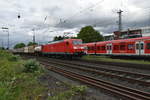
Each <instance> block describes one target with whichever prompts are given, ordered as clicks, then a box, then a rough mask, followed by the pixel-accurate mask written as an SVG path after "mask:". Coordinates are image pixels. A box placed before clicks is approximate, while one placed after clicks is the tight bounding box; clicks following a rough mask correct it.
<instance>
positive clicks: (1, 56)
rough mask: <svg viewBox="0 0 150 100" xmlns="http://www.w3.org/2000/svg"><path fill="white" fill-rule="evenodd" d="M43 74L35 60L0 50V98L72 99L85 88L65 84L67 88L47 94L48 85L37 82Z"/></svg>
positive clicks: (33, 99) (3, 99)
mask: <svg viewBox="0 0 150 100" xmlns="http://www.w3.org/2000/svg"><path fill="white" fill-rule="evenodd" d="M44 75H45V70H44V69H43V68H42V67H41V66H40V64H39V63H38V62H37V61H35V60H22V59H21V57H19V56H16V55H13V54H11V53H8V52H6V51H1V50H0V100H45V99H46V100H72V98H73V96H75V95H82V94H84V91H85V90H86V87H85V86H71V85H67V86H68V87H69V90H66V91H63V92H60V93H59V94H56V95H55V96H53V97H52V96H48V87H47V86H46V85H44V84H42V83H41V82H39V78H40V77H41V76H44ZM42 98H44V99H42Z"/></svg>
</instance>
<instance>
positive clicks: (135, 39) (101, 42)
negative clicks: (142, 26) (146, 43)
mask: <svg viewBox="0 0 150 100" xmlns="http://www.w3.org/2000/svg"><path fill="white" fill-rule="evenodd" d="M138 40H150V36H149V37H138V38H132V39H121V40H110V41H99V42H92V43H85V45H92V44H94V43H97V44H107V43H114V42H127V41H138Z"/></svg>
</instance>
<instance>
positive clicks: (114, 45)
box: [84, 37, 150, 56]
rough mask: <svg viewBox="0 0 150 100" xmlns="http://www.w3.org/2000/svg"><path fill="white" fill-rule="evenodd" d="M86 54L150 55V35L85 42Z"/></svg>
mask: <svg viewBox="0 0 150 100" xmlns="http://www.w3.org/2000/svg"><path fill="white" fill-rule="evenodd" d="M84 45H85V46H87V48H88V49H87V54H100V55H121V56H150V37H140V38H133V39H122V40H112V41H103V42H94V43H86V44H84Z"/></svg>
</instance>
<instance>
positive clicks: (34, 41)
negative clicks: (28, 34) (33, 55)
mask: <svg viewBox="0 0 150 100" xmlns="http://www.w3.org/2000/svg"><path fill="white" fill-rule="evenodd" d="M32 31H33V43H35V29H34V28H33V29H32Z"/></svg>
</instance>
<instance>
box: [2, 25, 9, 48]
mask: <svg viewBox="0 0 150 100" xmlns="http://www.w3.org/2000/svg"><path fill="white" fill-rule="evenodd" d="M2 29H4V30H7V32H8V34H7V37H8V38H7V49H8V50H9V28H7V27H2Z"/></svg>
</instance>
